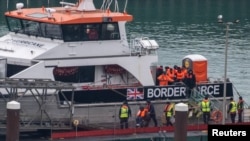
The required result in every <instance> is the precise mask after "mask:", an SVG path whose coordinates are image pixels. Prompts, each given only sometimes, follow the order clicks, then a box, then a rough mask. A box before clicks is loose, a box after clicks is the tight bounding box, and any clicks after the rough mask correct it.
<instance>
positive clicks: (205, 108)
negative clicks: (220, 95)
mask: <svg viewBox="0 0 250 141" xmlns="http://www.w3.org/2000/svg"><path fill="white" fill-rule="evenodd" d="M199 106H200V107H201V111H202V114H203V122H204V124H208V123H209V121H210V111H211V103H210V101H209V100H208V96H207V95H206V96H205V98H204V99H203V100H202V101H201V103H200V105H199Z"/></svg>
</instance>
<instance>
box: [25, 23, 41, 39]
mask: <svg viewBox="0 0 250 141" xmlns="http://www.w3.org/2000/svg"><path fill="white" fill-rule="evenodd" d="M22 24H23V33H25V34H27V35H35V36H41V32H40V28H39V23H38V22H33V21H27V20H23V22H22Z"/></svg>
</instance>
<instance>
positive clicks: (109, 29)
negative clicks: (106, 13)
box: [102, 23, 120, 40]
mask: <svg viewBox="0 0 250 141" xmlns="http://www.w3.org/2000/svg"><path fill="white" fill-rule="evenodd" d="M102 39H104V40H117V39H120V33H119V28H118V24H117V23H103V24H102Z"/></svg>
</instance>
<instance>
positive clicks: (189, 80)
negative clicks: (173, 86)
mask: <svg viewBox="0 0 250 141" xmlns="http://www.w3.org/2000/svg"><path fill="white" fill-rule="evenodd" d="M183 82H184V84H185V85H186V97H187V98H190V96H191V94H192V92H193V91H194V89H195V87H196V77H195V74H194V73H193V70H191V69H190V70H188V73H187V75H186V76H185V78H184V80H183Z"/></svg>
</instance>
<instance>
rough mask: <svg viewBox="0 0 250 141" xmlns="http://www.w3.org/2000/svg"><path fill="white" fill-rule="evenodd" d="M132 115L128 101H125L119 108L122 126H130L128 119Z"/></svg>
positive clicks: (122, 127)
mask: <svg viewBox="0 0 250 141" xmlns="http://www.w3.org/2000/svg"><path fill="white" fill-rule="evenodd" d="M129 117H131V109H130V107H129V105H128V102H127V101H124V102H123V104H122V106H121V107H120V110H119V118H120V128H121V129H124V127H125V128H128V119H129Z"/></svg>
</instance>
